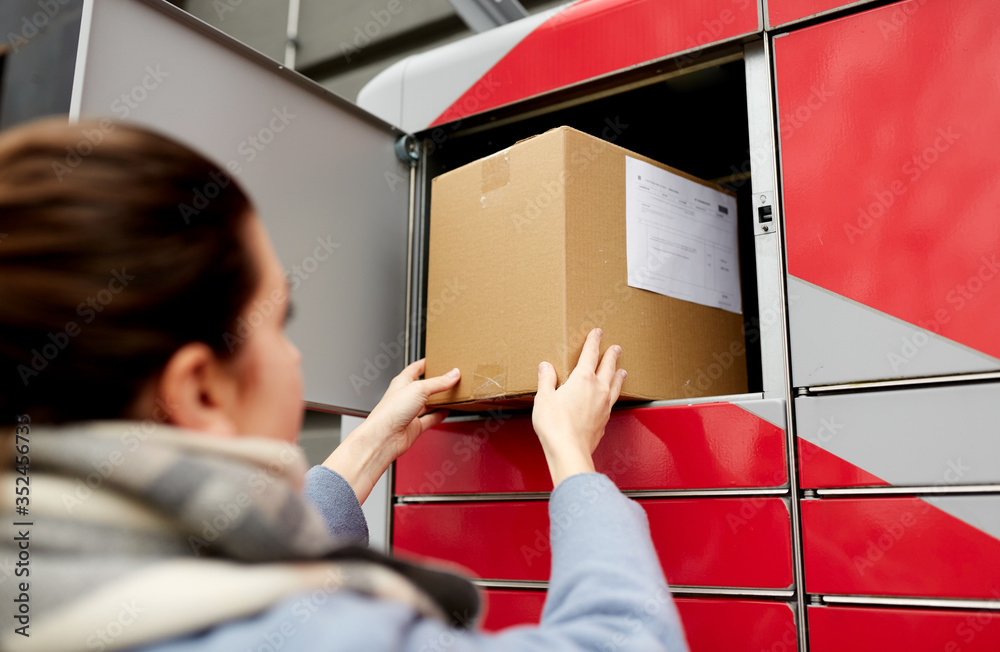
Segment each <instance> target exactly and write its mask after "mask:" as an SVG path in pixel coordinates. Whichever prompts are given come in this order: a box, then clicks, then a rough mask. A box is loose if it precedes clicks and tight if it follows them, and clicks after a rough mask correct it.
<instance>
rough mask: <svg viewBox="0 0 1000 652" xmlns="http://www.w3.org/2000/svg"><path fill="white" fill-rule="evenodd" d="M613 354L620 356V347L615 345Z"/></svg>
mask: <svg viewBox="0 0 1000 652" xmlns="http://www.w3.org/2000/svg"><path fill="white" fill-rule="evenodd" d="M615 353H616V354H617V355H621V354H622V347H620V346H618V345H617V344H615Z"/></svg>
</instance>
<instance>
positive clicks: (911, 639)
mask: <svg viewBox="0 0 1000 652" xmlns="http://www.w3.org/2000/svg"><path fill="white" fill-rule="evenodd" d="M809 649H810V650H811V652H844V651H845V650H850V652H914V651H915V650H935V651H940V652H996V650H1000V612H998V611H965V610H954V611H952V610H948V611H944V610H941V611H935V610H932V609H885V608H859V607H809Z"/></svg>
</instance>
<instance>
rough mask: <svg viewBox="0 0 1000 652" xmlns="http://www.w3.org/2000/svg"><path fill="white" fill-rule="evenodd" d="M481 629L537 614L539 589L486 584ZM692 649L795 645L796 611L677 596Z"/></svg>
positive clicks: (730, 651) (541, 598)
mask: <svg viewBox="0 0 1000 652" xmlns="http://www.w3.org/2000/svg"><path fill="white" fill-rule="evenodd" d="M484 593H485V594H486V599H487V601H488V605H489V606H488V609H487V612H486V617H485V620H484V621H483V629H486V630H489V631H496V630H499V629H503V628H504V627H510V626H513V625H524V624H534V623H537V622H539V621H540V620H541V617H542V607H543V606H544V603H545V593H544V592H543V591H513V590H504V589H486V590H485V591H484ZM674 602H675V603H676V605H677V611H678V613H679V614H680V617H681V623H682V624H683V625H684V635H685V637H686V638H687V641H688V647H689V648H690V650H691V652H720V651H722V650H724V651H725V652H761V651H762V650H764V651H766V652H771V651H772V650H775V651H776V650H783V651H784V652H792V651H794V650H796V649H797V644H796V630H795V617H794V613H793V611H792V607H791V605H789V604H786V603H784V602H770V601H763V600H739V599H732V598H684V597H679V598H678V597H675V598H674Z"/></svg>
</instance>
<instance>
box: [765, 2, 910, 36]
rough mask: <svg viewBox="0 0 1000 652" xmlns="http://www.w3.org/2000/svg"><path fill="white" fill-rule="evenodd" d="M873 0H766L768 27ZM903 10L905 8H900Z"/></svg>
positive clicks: (771, 27)
mask: <svg viewBox="0 0 1000 652" xmlns="http://www.w3.org/2000/svg"><path fill="white" fill-rule="evenodd" d="M871 1H872V0H764V6H765V7H766V8H767V26H768V29H773V28H775V27H781V26H782V25H787V24H789V23H793V22H796V21H799V20H803V19H805V18H813V17H816V16H821V15H823V14H826V13H830V12H831V11H836V10H837V9H843V8H845V7H853V6H855V5H863V4H866V3H868V2H871ZM900 11H903V9H900Z"/></svg>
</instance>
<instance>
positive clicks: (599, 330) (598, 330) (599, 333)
mask: <svg viewBox="0 0 1000 652" xmlns="http://www.w3.org/2000/svg"><path fill="white" fill-rule="evenodd" d="M594 330H595V331H597V334H598V335H604V331H602V330H601V329H600V328H595V329H594Z"/></svg>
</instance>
